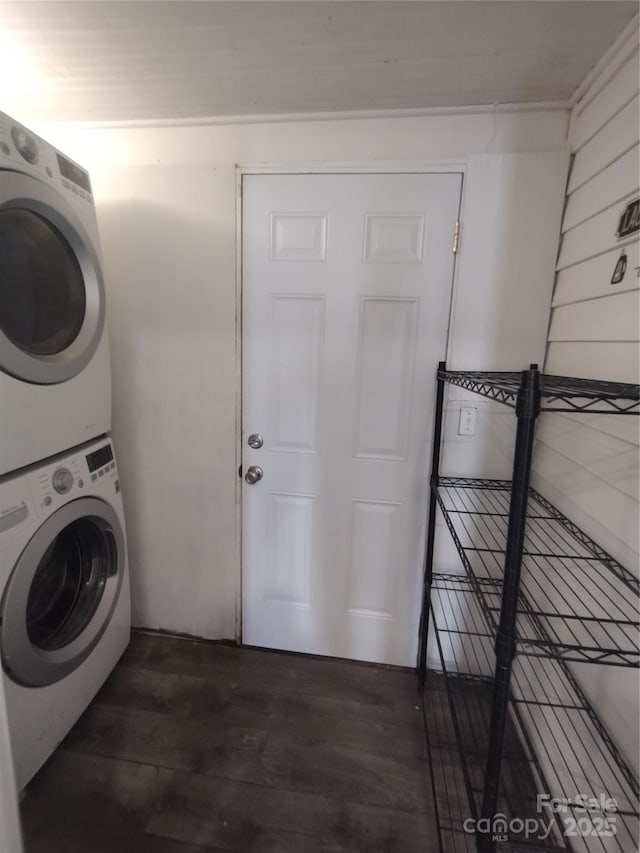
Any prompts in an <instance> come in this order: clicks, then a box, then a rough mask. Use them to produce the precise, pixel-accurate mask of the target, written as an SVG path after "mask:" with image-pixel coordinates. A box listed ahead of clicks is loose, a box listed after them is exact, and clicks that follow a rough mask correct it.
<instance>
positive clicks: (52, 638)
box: [0, 113, 130, 788]
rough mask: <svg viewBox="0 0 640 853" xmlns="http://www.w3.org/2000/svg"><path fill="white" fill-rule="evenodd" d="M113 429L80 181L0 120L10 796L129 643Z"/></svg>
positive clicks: (0, 642)
mask: <svg viewBox="0 0 640 853" xmlns="http://www.w3.org/2000/svg"><path fill="white" fill-rule="evenodd" d="M110 430H111V372H110V364H109V347H108V342H107V335H106V329H105V296H104V286H103V281H102V273H101V269H100V254H99V246H98V229H97V222H96V216H95V210H94V205H93V197H92V192H91V184H90V181H89V175H88V173H87V172H86V171H85V170H84V169H82V168H81V167H80V166H78V165H77V164H76V163H74V162H73V161H71V160H70V159H69V158H67V157H65V156H64V155H63V154H61V153H60V152H59V151H57V150H56V149H55V148H53V147H52V146H51V145H48V144H47V143H46V142H45V141H44V140H42V139H40V138H38V137H37V136H35V135H34V134H33V133H31V132H29V131H28V130H27V129H26V128H24V127H22V126H21V125H19V124H18V123H17V122H15V121H13V120H12V119H11V118H9V116H7V115H4V114H3V113H0V653H1V656H2V678H3V680H4V687H5V693H6V700H7V718H8V723H9V731H10V734H11V742H12V749H13V755H14V762H15V769H16V777H17V782H18V786H19V787H20V788H22V787H24V786H25V785H26V783H27V782H28V781H29V779H30V778H31V777H32V776H33V774H34V773H35V772H36V771H37V770H38V769H39V767H40V766H41V765H42V764H43V763H44V761H45V760H46V759H47V758H48V756H49V755H50V754H51V752H53V750H54V749H55V748H56V746H57V745H58V744H59V743H60V741H61V740H62V739H63V738H64V736H65V735H66V734H67V732H68V731H69V729H70V728H71V727H72V726H73V725H74V723H75V722H76V720H77V719H78V717H79V716H80V715H81V714H82V712H83V711H84V710H85V708H86V707H87V705H88V704H89V702H90V701H91V700H92V699H93V697H94V696H95V694H96V693H97V691H98V690H99V688H100V686H101V685H102V684H103V682H104V681H105V679H106V678H107V676H108V675H109V673H110V672H111V670H112V669H113V667H114V665H115V664H116V662H117V660H118V658H119V657H120V656H121V654H122V653H123V651H124V650H125V648H126V646H127V644H128V642H129V631H130V605H129V577H128V565H127V551H126V539H125V525H124V514H123V508H122V499H121V495H120V484H119V479H118V469H117V467H116V460H115V456H114V450H113V442H112V440H111V438H110V437H109V432H110ZM0 713H2V710H1V709H0Z"/></svg>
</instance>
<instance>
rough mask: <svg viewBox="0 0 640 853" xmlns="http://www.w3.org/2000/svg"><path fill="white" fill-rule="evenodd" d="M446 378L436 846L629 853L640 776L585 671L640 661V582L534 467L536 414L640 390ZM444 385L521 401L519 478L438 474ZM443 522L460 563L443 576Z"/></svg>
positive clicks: (435, 720)
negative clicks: (544, 485) (602, 713)
mask: <svg viewBox="0 0 640 853" xmlns="http://www.w3.org/2000/svg"><path fill="white" fill-rule="evenodd" d="M437 379H438V383H437V395H436V413H435V425H434V434H433V444H432V468H431V495H430V503H429V517H428V527H427V542H426V555H425V575H424V592H423V609H422V618H421V624H420V643H419V656H418V665H417V674H418V680H419V684H420V686H421V687H423V688H425V687H426V690H424V691H423V697H424V714H425V728H426V732H427V745H428V749H429V754H430V757H431V759H432V761H433V766H432V770H431V776H432V783H433V787H434V791H435V803H436V815H437V819H438V827H439V841H440V848H441V851H443V853H454V851H455V853H457V851H461V853H467V851H469V853H470V852H471V851H472V850H476V849H477V850H478V851H479V853H493V851H495V850H496V848H505V849H508V850H509V851H511V853H513V851H516V850H517V851H525V850H529V851H530V850H532V849H535V850H547V851H550V853H551V851H555V850H559V849H567V850H570V851H574V852H575V853H631V851H636V850H637V849H638V843H639V840H640V838H639V822H640V815H639V799H640V796H639V784H638V778H637V774H635V773H634V771H633V770H632V769H631V767H630V765H629V762H628V761H627V760H626V758H625V756H624V755H623V754H622V752H621V751H620V749H619V748H618V746H617V744H616V742H615V741H614V740H613V738H612V737H611V735H610V734H609V732H608V730H607V729H606V727H605V726H604V724H603V723H602V721H601V719H600V717H599V716H598V714H597V713H596V710H595V708H594V706H593V704H592V703H591V702H590V699H589V698H588V696H587V694H586V693H585V692H584V690H583V688H582V686H581V684H580V682H579V680H578V678H577V675H578V674H580V676H581V677H582V671H580V667H581V666H582V670H584V665H589V669H591V665H593V664H606V665H607V666H608V667H617V668H618V672H619V671H620V668H623V667H626V668H636V669H637V668H638V667H639V666H640V642H639V638H640V581H639V579H638V577H637V576H636V575H635V574H633V573H631V572H629V571H628V570H627V569H626V568H625V567H624V566H623V565H621V564H620V563H619V562H618V561H617V560H615V559H614V558H613V557H612V556H611V555H610V554H608V553H607V552H606V551H605V550H604V549H602V548H601V547H600V546H599V545H598V544H597V543H596V542H594V541H593V540H592V539H591V538H590V537H589V536H588V535H587V534H586V533H584V532H583V531H582V530H580V529H579V528H578V527H577V526H576V525H575V524H574V523H573V522H572V521H571V520H570V519H568V518H566V516H564V515H563V514H562V513H561V512H560V511H559V510H557V509H556V508H555V507H554V506H553V505H552V504H551V503H550V502H549V501H548V500H546V499H545V498H544V497H543V496H542V495H540V494H539V493H538V492H536V491H535V490H533V489H531V488H530V487H529V477H530V471H531V464H532V454H533V446H534V431H535V424H536V420H537V418H538V416H539V414H540V412H544V411H547V412H570V413H582V414H608V415H638V414H640V386H637V385H629V384H626V383H619V382H603V381H600V380H587V379H579V378H569V377H563V376H549V375H546V376H545V375H543V374H541V373H540V372H539V371H538V369H537V366H536V365H531V367H530V368H529V370H524V371H521V372H478V371H471V372H467V371H465V372H460V371H449V370H447V369H446V364H445V363H444V362H441V363H440V365H439V368H438V373H437ZM445 384H450V385H456V386H458V387H460V388H463V389H465V390H467V391H470V392H474V393H476V394H480V395H482V396H484V397H487V398H489V399H493V400H496V401H498V402H499V403H502V404H504V405H506V406H509V407H511V408H512V409H514V410H515V414H516V417H517V430H516V439H515V448H514V455H513V477H512V479H511V480H489V479H480V478H470V477H443V476H441V474H440V445H441V440H442V423H443V412H444V387H445ZM438 518H440V520H443V521H444V525H445V526H446V528H448V531H449V533H450V536H451V539H452V541H453V543H454V546H455V549H456V551H457V553H458V556H459V558H460V564H459V569H460V571H457V570H456V571H449V573H444V572H437V571H434V542H435V532H436V522H437V520H438ZM457 568H458V567H457ZM434 649H436V650H437V654H436V655H435V656H434ZM429 650H431V652H430V651H429ZM447 721H448V722H447ZM461 792H462V793H463V794H466V798H465V797H462V796H461ZM539 797H542V800H540V799H539ZM545 797H549V798H553V803H554V805H555V809H550V808H549V803H548V802H547V800H546V799H545ZM558 797H560V798H561V799H560V801H559V800H558ZM586 806H587V807H586ZM469 820H471V824H472V825H473V824H474V822H475V829H474V828H473V826H471V827H470V826H469ZM496 821H497V825H496ZM514 821H515V822H514ZM525 823H526V824H528V825H529V827H533V830H535V831H533V832H531V831H530V832H529V833H528V834H527V832H525V833H524V834H523V833H522V831H521V830H522V828H523V826H524V824H525Z"/></svg>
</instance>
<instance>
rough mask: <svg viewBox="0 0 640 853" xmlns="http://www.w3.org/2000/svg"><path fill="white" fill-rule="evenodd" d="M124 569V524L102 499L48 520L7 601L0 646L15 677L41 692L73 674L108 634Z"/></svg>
mask: <svg viewBox="0 0 640 853" xmlns="http://www.w3.org/2000/svg"><path fill="white" fill-rule="evenodd" d="M124 571H125V546H124V534H123V531H122V526H121V524H120V521H119V520H118V516H117V515H116V513H115V511H114V510H113V508H112V507H111V506H110V505H109V504H107V503H106V502H105V501H102V500H99V499H98V498H93V497H91V498H79V499H77V500H74V501H71V502H70V503H68V504H66V505H65V506H63V507H61V508H60V509H58V510H57V511H56V512H54V513H53V514H52V515H50V516H49V517H48V518H47V519H46V521H44V523H43V524H42V525H41V526H40V527H39V528H38V530H37V532H36V533H35V534H34V535H33V537H32V538H31V539H30V540H29V542H28V543H27V545H26V547H25V549H24V550H23V551H22V553H21V555H20V557H19V559H18V561H17V563H16V565H15V567H14V569H13V572H12V574H11V577H10V579H9V582H8V584H7V587H6V589H5V593H4V596H3V599H2V605H1V615H2V624H1V626H0V648H1V652H2V663H3V666H4V668H5V670H6V671H7V673H8V674H9V676H10V677H11V678H12V679H13V680H14V681H17V682H19V683H20V684H25V685H28V686H33V687H40V686H43V685H45V684H52V683H53V682H55V681H59V680H60V679H62V678H64V677H65V676H66V675H68V674H69V673H70V672H73V670H74V669H76V668H77V667H78V666H80V664H81V663H82V662H83V661H84V660H85V658H87V657H88V655H89V654H90V653H91V651H92V650H93V648H94V647H95V646H96V644H97V643H98V641H99V640H100V637H101V636H102V634H103V633H104V631H105V629H106V627H107V625H108V624H109V620H110V618H111V616H112V614H113V610H114V608H115V606H116V603H117V601H118V596H119V594H120V589H121V586H122V578H123V575H124Z"/></svg>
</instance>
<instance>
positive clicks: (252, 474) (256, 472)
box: [244, 465, 264, 486]
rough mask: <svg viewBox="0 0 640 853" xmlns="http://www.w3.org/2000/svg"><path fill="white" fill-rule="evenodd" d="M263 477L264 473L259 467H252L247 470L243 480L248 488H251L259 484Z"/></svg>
mask: <svg viewBox="0 0 640 853" xmlns="http://www.w3.org/2000/svg"><path fill="white" fill-rule="evenodd" d="M263 476H264V471H263V470H262V468H261V467H260V466H259V465H252V466H251V468H248V469H247V473H246V474H245V475H244V478H245V480H246V481H247V483H249V485H250V486H253V485H254V484H255V483H258V482H260V480H261V479H262V478H263Z"/></svg>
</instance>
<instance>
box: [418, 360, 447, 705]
mask: <svg viewBox="0 0 640 853" xmlns="http://www.w3.org/2000/svg"><path fill="white" fill-rule="evenodd" d="M444 370H446V363H445V362H444V361H441V362H439V363H438V374H437V377H438V379H437V391H436V413H435V421H434V425H433V445H432V451H431V476H430V478H429V515H428V521H427V524H428V527H427V545H426V550H425V555H424V585H423V590H422V611H421V617H420V629H419V646H418V685H419V687H420V690H424V685H425V680H426V677H427V640H428V637H429V612H430V608H429V600H430V591H431V582H432V579H433V543H434V540H435V533H436V508H437V491H438V478H439V476H440V444H441V439H442V416H443V407H444V380H443V379H442V378H441V377H440V371H444Z"/></svg>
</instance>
